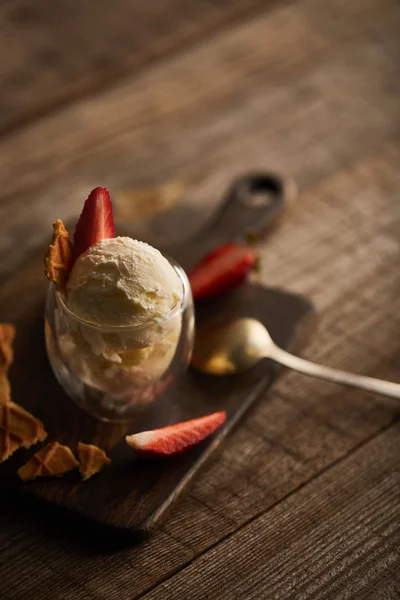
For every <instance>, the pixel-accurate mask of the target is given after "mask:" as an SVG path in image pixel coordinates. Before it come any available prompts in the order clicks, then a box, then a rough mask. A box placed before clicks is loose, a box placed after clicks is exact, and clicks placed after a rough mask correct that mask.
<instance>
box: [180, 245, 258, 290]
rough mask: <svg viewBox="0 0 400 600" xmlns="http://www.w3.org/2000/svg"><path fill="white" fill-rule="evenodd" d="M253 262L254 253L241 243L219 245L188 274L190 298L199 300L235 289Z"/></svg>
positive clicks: (254, 259) (254, 258)
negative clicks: (190, 288) (191, 294)
mask: <svg viewBox="0 0 400 600" xmlns="http://www.w3.org/2000/svg"><path fill="white" fill-rule="evenodd" d="M255 262H256V255H255V254H254V252H253V251H252V250H250V248H246V246H243V245H242V244H237V243H235V242H231V243H229V244H223V245H222V246H219V247H218V248H216V249H215V250H213V251H212V252H210V253H209V254H207V255H206V256H205V257H204V258H203V259H202V260H201V261H200V262H199V263H198V264H197V265H196V266H195V267H194V268H193V269H192V270H191V271H190V272H189V281H190V285H191V287H192V293H193V298H194V299H195V300H203V299H205V298H210V297H211V296H216V295H218V294H221V293H222V292H227V291H229V290H231V289H233V288H235V287H237V286H238V285H239V284H240V283H242V282H243V281H244V280H245V279H246V276H247V274H248V273H249V271H250V270H251V269H252V268H253V267H254V264H255Z"/></svg>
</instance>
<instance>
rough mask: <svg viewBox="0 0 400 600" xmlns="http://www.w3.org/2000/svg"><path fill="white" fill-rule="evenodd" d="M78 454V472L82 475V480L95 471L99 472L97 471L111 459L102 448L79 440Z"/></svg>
mask: <svg viewBox="0 0 400 600" xmlns="http://www.w3.org/2000/svg"><path fill="white" fill-rule="evenodd" d="M78 454H79V460H80V462H81V466H80V467H79V473H80V474H81V475H82V479H83V481H86V480H87V479H89V478H90V477H92V475H94V474H95V473H99V471H101V470H102V469H103V468H104V467H105V466H106V465H108V464H110V462H111V459H110V458H108V456H107V455H106V453H105V452H104V450H102V449H101V448H98V447H97V446H93V445H92V444H84V443H83V442H79V443H78Z"/></svg>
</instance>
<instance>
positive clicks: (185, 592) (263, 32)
mask: <svg viewBox="0 0 400 600" xmlns="http://www.w3.org/2000/svg"><path fill="white" fill-rule="evenodd" d="M398 17H399V14H398V4H397V2H396V0H331V1H330V2H320V1H319V0H297V1H296V0H293V1H285V2H273V1H272V0H270V1H264V2H263V1H262V0H230V1H229V2H228V1H227V0H192V1H191V2H187V1H185V0H158V1H157V2H156V3H155V2H153V3H152V2H139V1H138V0H137V1H130V0H119V2H114V3H112V2H108V1H107V0H97V1H96V2H90V1H89V0H76V1H75V2H71V1H70V0H58V1H57V3H53V2H52V1H51V0H36V2H34V3H33V2H28V0H14V1H13V2H11V1H9V0H6V1H5V2H3V3H2V4H1V6H0V31H1V33H2V35H1V36H0V44H1V49H2V52H1V54H0V78H1V94H0V129H1V132H2V137H1V140H0V181H1V186H0V249H1V252H2V256H3V260H2V261H1V272H0V275H1V279H2V282H3V285H7V284H6V283H5V280H6V279H7V277H9V276H10V275H11V274H12V273H13V272H14V271H15V270H16V269H17V268H18V266H19V265H21V264H22V263H23V262H24V259H25V258H26V257H27V256H29V255H30V253H31V252H32V251H33V250H34V249H35V248H36V247H37V246H38V245H40V244H43V241H44V239H45V238H48V235H49V228H50V224H51V222H52V220H54V218H55V217H56V216H57V217H60V218H63V219H68V218H69V217H72V216H75V215H76V213H77V212H78V211H79V209H80V206H81V203H82V200H83V199H84V197H85V195H86V194H87V191H88V190H89V189H91V188H92V187H94V186H96V185H98V184H101V185H106V186H108V187H109V188H111V190H113V189H118V188H120V187H126V186H130V185H136V184H140V185H141V184H156V183H160V182H163V181H166V180H168V179H170V178H171V177H183V178H186V179H188V180H189V181H192V182H195V183H193V186H192V191H191V194H190V197H189V198H188V202H190V203H191V205H192V208H194V209H195V210H198V211H199V218H201V215H202V214H203V212H204V211H205V210H206V209H211V208H212V207H213V205H214V204H215V202H217V200H218V199H219V197H220V193H221V191H222V190H223V189H224V187H225V186H226V185H227V184H228V182H229V181H230V180H231V178H232V177H233V176H234V175H237V174H238V173H241V172H243V171H245V170H247V169H248V168H254V167H262V168H270V169H276V170H279V171H280V172H281V173H283V174H284V175H286V176H290V177H292V178H293V179H294V180H295V181H296V183H297V186H298V189H299V196H298V198H297V199H296V201H295V202H294V203H293V205H292V206H291V208H290V209H289V211H288V214H287V215H286V218H285V219H284V220H283V222H282V224H281V226H280V227H279V229H277V230H276V231H275V232H274V233H273V234H272V235H271V236H270V237H269V238H268V240H266V241H265V243H264V244H262V245H261V254H262V258H263V261H262V273H261V279H262V281H263V282H265V283H267V284H269V285H278V286H282V287H285V288H287V289H288V290H291V291H296V292H301V293H304V294H306V295H308V296H309V297H310V298H311V299H312V300H313V301H314V302H315V304H316V307H317V310H318V313H319V317H320V319H319V327H318V330H317V332H316V334H315V335H314V337H313V339H312V341H311V343H310V344H309V345H308V347H307V348H306V349H305V351H304V353H303V354H304V355H305V356H306V357H307V358H310V359H313V360H316V361H321V362H326V363H327V364H329V365H331V366H334V367H340V368H345V369H348V370H352V371H356V372H360V373H364V374H368V375H373V376H376V377H381V378H386V379H391V380H394V381H400V369H399V367H400V335H399V333H400V269H399V253H400V244H399V227H400V191H399V190H400V168H399V165H400V162H399V161H400V129H399V126H400V111H399V95H400V62H399V56H400V36H399V26H398ZM166 222H168V223H169V225H170V226H171V223H172V221H171V219H170V220H169V221H166ZM169 231H170V233H171V235H172V234H176V232H174V231H173V227H172V229H170V230H169ZM27 343H28V342H27ZM398 416H399V403H398V401H395V400H391V399H387V398H382V397H379V396H375V395H372V394H367V393H364V392H358V391H354V390H347V389H344V388H342V387H338V386H335V385H333V384H327V383H323V382H320V381H314V380H311V379H308V378H305V377H302V376H300V375H297V374H294V373H285V374H284V376H283V377H282V378H281V379H280V380H279V382H278V383H277V385H276V386H275V387H274V389H273V390H272V392H270V393H269V394H268V396H267V397H265V398H264V399H263V400H262V401H261V402H260V403H259V404H258V405H257V407H256V408H254V410H252V411H251V412H250V414H249V415H248V416H247V418H246V419H245V421H244V422H243V424H242V426H241V427H239V428H238V429H237V430H236V431H235V433H234V434H233V435H231V436H230V438H229V439H228V441H227V442H226V443H225V445H224V447H223V451H222V452H221V454H220V456H219V457H218V459H215V460H214V461H213V464H211V465H210V466H209V468H208V469H207V471H205V472H204V473H203V474H202V476H200V477H199V478H198V480H197V481H196V483H195V485H194V486H193V487H192V489H191V491H190V493H189V494H188V495H187V496H186V497H185V499H183V500H182V501H181V502H180V504H179V505H178V506H177V507H176V509H175V511H174V512H173V514H172V515H171V517H170V518H169V519H168V520H167V522H166V523H165V524H164V525H163V526H162V528H161V529H160V530H159V532H157V533H156V534H155V535H154V536H153V537H152V538H151V539H149V540H148V541H146V542H144V543H142V544H138V545H136V546H133V547H132V546H130V547H124V548H119V549H116V548H114V547H111V546H110V545H108V544H107V543H106V542H107V535H106V534H105V533H104V532H102V531H98V530H96V529H92V528H89V527H87V526H86V525H85V524H82V523H79V524H77V523H76V522H75V520H74V519H72V518H71V519H70V518H66V517H62V518H60V516H59V515H57V514H53V513H52V512H51V511H43V510H40V508H38V507H28V506H26V504H25V503H23V502H22V501H19V500H18V499H15V498H10V497H8V496H7V495H4V494H3V497H2V498H1V500H0V549H1V552H0V597H1V598H2V599H3V598H4V599H5V600H9V599H13V600H27V599H29V600H30V599H32V600H36V599H51V600H69V599H74V600H75V599H85V600H86V599H88V600H91V599H93V600H100V599H101V600H128V599H129V600H133V599H137V598H146V599H148V600H150V599H152V600H153V599H154V600H161V599H163V600H166V599H171V600H172V599H175V600H176V599H181V598H184V599H186V598H188V599H191V600H197V599H198V600H204V599H207V598H210V599H214V598H218V599H220V600H225V599H226V600H231V599H234V598H240V599H243V598H244V599H246V600H247V599H254V600H259V599H264V598H265V599H270V598H278V599H282V598H285V599H286V598H294V599H296V600H299V599H303V598H304V599H305V598H307V599H311V598H312V599H315V598H340V599H341V600H342V599H347V598H359V599H362V600H366V599H371V600H377V599H379V600H380V599H394V598H399V597H400V578H399V566H400V561H399V542H400V527H399V524H400V523H399V521H400V519H399V516H400V494H399V483H400V478H399V456H400V454H399V449H400V426H399V424H398V423H396V421H398Z"/></svg>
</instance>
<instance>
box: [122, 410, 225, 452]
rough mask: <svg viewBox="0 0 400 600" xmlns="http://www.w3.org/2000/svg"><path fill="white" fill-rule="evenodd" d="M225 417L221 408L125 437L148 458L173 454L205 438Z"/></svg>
mask: <svg viewBox="0 0 400 600" xmlns="http://www.w3.org/2000/svg"><path fill="white" fill-rule="evenodd" d="M225 419H226V412H225V411H224V410H221V411H219V412H215V413H212V414H210V415H206V416H205V417H199V418H198V419H191V420H190V421H183V422H182V423H175V425H168V426H167V427H161V429H153V430H152V431H143V432H142V433H135V434H134V435H127V436H126V438H125V439H126V443H127V444H128V446H130V447H131V448H132V449H133V450H135V452H136V453H137V454H139V455H140V456H145V457H148V458H156V457H163V456H172V455H173V454H180V453H181V452H184V451H185V450H187V449H188V448H191V447H192V446H195V445H196V444H198V443H199V442H201V441H202V440H204V439H205V438H206V437H208V436H209V435H211V434H212V433H213V432H214V431H215V430H216V429H218V427H220V426H221V425H222V423H223V422H224V421H225Z"/></svg>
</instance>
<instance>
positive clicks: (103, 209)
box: [74, 187, 115, 258]
mask: <svg viewBox="0 0 400 600" xmlns="http://www.w3.org/2000/svg"><path fill="white" fill-rule="evenodd" d="M112 237H115V229H114V218H113V210H112V204H111V198H110V194H109V193H108V191H107V190H106V188H104V187H97V188H95V189H94V190H92V191H91V192H90V194H89V197H88V199H87V200H86V202H85V204H84V206H83V210H82V213H81V216H80V217H79V220H78V222H77V224H76V227H75V234H74V256H75V258H77V257H78V256H79V255H80V254H82V253H83V252H85V250H87V249H88V248H89V247H90V246H93V244H95V243H96V242H99V241H100V240H105V239H108V238H112Z"/></svg>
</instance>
